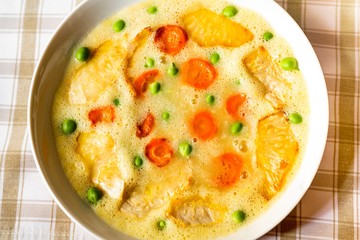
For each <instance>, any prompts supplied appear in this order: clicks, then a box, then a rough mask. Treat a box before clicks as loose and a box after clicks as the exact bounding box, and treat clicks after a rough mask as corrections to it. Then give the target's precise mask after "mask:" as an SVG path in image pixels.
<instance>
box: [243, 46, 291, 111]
mask: <svg viewBox="0 0 360 240" xmlns="http://www.w3.org/2000/svg"><path fill="white" fill-rule="evenodd" d="M243 63H244V64H245V66H246V68H247V69H248V71H249V72H250V73H251V75H253V76H254V77H255V78H256V79H257V80H258V81H259V82H261V83H262V84H263V85H264V86H265V88H266V95H265V98H266V99H267V100H268V101H269V102H270V103H271V105H272V106H273V107H274V108H276V109H279V108H282V107H283V105H284V104H285V102H286V99H287V97H288V91H289V90H290V88H291V84H290V83H289V82H288V81H286V80H285V79H284V78H283V77H282V71H281V68H280V66H279V65H278V64H276V63H275V62H274V61H273V59H272V58H271V56H270V54H269V53H268V51H267V50H266V49H265V48H264V47H262V46H261V47H259V48H257V49H255V50H254V51H252V52H251V53H250V54H249V55H247V56H246V57H245V58H244V59H243Z"/></svg>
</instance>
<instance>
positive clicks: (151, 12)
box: [146, 6, 158, 14]
mask: <svg viewBox="0 0 360 240" xmlns="http://www.w3.org/2000/svg"><path fill="white" fill-rule="evenodd" d="M157 10H158V9H157V7H155V6H151V7H149V8H148V9H147V10H146V11H147V12H148V13H150V14H155V13H156V12H157Z"/></svg>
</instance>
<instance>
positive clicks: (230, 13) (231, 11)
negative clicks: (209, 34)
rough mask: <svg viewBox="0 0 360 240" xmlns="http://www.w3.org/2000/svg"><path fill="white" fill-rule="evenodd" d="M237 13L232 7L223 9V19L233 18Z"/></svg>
mask: <svg viewBox="0 0 360 240" xmlns="http://www.w3.org/2000/svg"><path fill="white" fill-rule="evenodd" d="M237 13H238V10H237V9H236V7H234V6H227V7H225V8H224V9H223V11H222V14H223V15H224V16H225V17H233V16H235V15H236V14H237Z"/></svg>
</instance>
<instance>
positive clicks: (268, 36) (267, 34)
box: [263, 32, 274, 41]
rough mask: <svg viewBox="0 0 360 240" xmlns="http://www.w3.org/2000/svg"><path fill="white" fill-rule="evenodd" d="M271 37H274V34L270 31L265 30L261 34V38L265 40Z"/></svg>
mask: <svg viewBox="0 0 360 240" xmlns="http://www.w3.org/2000/svg"><path fill="white" fill-rule="evenodd" d="M273 37H274V35H273V34H272V33H271V32H265V33H264V35H263V38H264V40H265V41H269V40H270V39H272V38H273Z"/></svg>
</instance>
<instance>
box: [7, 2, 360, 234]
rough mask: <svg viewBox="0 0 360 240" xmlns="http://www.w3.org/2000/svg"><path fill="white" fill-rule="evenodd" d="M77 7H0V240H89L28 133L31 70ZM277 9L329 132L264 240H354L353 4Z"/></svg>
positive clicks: (358, 203)
mask: <svg viewBox="0 0 360 240" xmlns="http://www.w3.org/2000/svg"><path fill="white" fill-rule="evenodd" d="M80 1H81V0H0V239H92V237H91V235H90V234H89V233H88V232H87V231H86V230H84V229H83V228H82V227H81V226H79V225H77V224H76V223H74V222H72V221H71V220H70V219H69V218H68V217H67V216H66V215H65V214H64V213H63V212H62V211H61V209H60V208H59V207H58V206H57V205H56V203H55V202H54V200H53V199H52V197H51V195H50V194H49V192H48V191H47V189H46V188H45V184H44V183H43V182H42V179H41V178H40V175H39V173H38V171H37V169H36V167H35V164H34V159H33V156H32V152H31V147H30V141H29V135H28V132H27V123H26V111H27V99H28V94H29V86H30V82H31V76H32V73H33V70H34V67H35V65H36V63H37V61H38V60H39V58H40V56H41V53H42V51H43V50H44V48H45V46H46V44H47V42H48V41H49V39H50V37H51V36H52V34H53V32H54V30H55V29H56V27H57V26H58V25H59V24H60V23H61V21H62V20H63V19H64V18H65V17H66V16H67V14H68V13H69V12H70V11H71V10H72V9H74V8H75V6H76V5H77V4H79V2H80ZM249 1H251V0H249ZM264 1H269V0H264ZM277 2H278V3H279V4H280V5H281V6H283V7H284V8H285V9H286V10H287V12H288V13H289V14H290V15H291V16H293V18H294V19H295V20H296V21H297V23H298V24H299V25H300V26H301V28H302V29H303V30H304V32H305V33H306V35H307V37H308V38H309V40H310V42H311V43H312V45H313V47H314V48H315V51H316V53H317V55H318V57H319V59H320V63H321V65H322V68H323V71H324V73H325V78H326V84H327V88H328V96H329V101H330V102H329V104H330V127H329V135H328V139H327V144H326V149H325V153H324V156H323V159H322V163H321V165H320V168H319V171H318V173H317V174H316V177H315V179H314V181H313V183H312V185H311V187H310V189H309V190H308V191H307V193H306V194H305V196H304V198H303V199H302V200H301V202H300V203H299V204H298V205H297V206H296V208H295V209H294V210H293V211H292V212H291V213H290V214H289V216H287V217H286V219H284V220H283V221H282V222H281V223H280V224H279V225H278V226H276V227H275V228H274V229H273V230H271V231H270V232H269V233H267V235H265V236H264V237H263V239H295V238H296V239H360V225H359V222H360V208H359V207H360V108H359V106H360V0H277Z"/></svg>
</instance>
